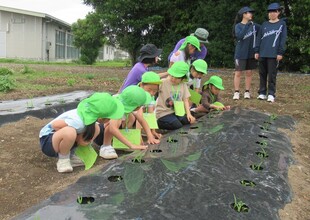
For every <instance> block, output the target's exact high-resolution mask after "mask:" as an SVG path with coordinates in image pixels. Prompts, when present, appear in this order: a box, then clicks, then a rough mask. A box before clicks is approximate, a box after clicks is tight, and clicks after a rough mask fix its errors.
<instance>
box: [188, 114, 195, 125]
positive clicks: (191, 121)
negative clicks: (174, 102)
mask: <svg viewBox="0 0 310 220" xmlns="http://www.w3.org/2000/svg"><path fill="white" fill-rule="evenodd" d="M187 120H188V121H189V123H191V124H193V123H195V121H196V118H194V117H193V116H192V115H191V114H187Z"/></svg>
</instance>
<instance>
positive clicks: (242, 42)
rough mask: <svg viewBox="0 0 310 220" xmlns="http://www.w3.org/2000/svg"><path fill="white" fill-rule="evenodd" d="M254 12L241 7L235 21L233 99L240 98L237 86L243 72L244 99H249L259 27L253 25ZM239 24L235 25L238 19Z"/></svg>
mask: <svg viewBox="0 0 310 220" xmlns="http://www.w3.org/2000/svg"><path fill="white" fill-rule="evenodd" d="M253 12H254V10H253V9H251V8H249V7H243V8H241V9H240V10H239V11H238V14H237V16H236V19H235V25H234V31H233V35H234V37H235V38H236V41H237V44H236V48H235V57H234V58H235V70H236V71H235V77H234V87H235V92H234V96H233V99H234V100H238V99H239V98H240V92H239V89H240V88H239V86H240V77H241V73H242V72H243V71H244V72H245V93H244V98H245V99H250V98H251V94H250V89H251V82H252V75H253V73H252V70H254V69H256V66H257V63H256V62H257V61H256V60H255V59H254V48H255V42H256V35H257V32H258V30H259V26H258V25H257V24H255V23H253V21H252V19H253ZM240 18H241V19H242V20H241V22H240V23H237V21H238V20H239V19H240Z"/></svg>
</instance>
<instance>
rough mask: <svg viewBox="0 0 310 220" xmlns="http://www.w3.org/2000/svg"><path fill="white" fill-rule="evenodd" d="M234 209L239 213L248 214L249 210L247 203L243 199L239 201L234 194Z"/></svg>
mask: <svg viewBox="0 0 310 220" xmlns="http://www.w3.org/2000/svg"><path fill="white" fill-rule="evenodd" d="M234 209H235V210H236V211H237V212H248V211H249V208H248V207H247V206H246V205H245V203H244V202H243V201H242V200H241V199H237V197H236V195H235V194H234Z"/></svg>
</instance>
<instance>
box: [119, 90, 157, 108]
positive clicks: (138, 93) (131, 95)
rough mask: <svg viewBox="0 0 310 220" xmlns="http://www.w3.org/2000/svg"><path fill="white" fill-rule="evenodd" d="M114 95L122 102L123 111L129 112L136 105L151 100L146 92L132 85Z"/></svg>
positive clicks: (141, 104)
mask: <svg viewBox="0 0 310 220" xmlns="http://www.w3.org/2000/svg"><path fill="white" fill-rule="evenodd" d="M114 97H115V98H116V99H118V100H120V101H121V103H123V105H124V112H125V113H130V112H132V111H133V110H135V109H136V108H137V107H140V106H143V105H148V104H149V103H151V101H152V98H151V95H150V94H149V93H148V92H145V91H144V90H143V89H142V88H141V87H139V86H134V85H132V86H128V87H126V88H125V89H124V90H123V92H122V93H121V94H119V95H118V96H114Z"/></svg>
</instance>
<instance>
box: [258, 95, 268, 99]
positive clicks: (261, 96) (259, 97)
mask: <svg viewBox="0 0 310 220" xmlns="http://www.w3.org/2000/svg"><path fill="white" fill-rule="evenodd" d="M266 98H267V97H266V95H264V94H260V95H259V96H258V97H257V99H259V100H265V99H266Z"/></svg>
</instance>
